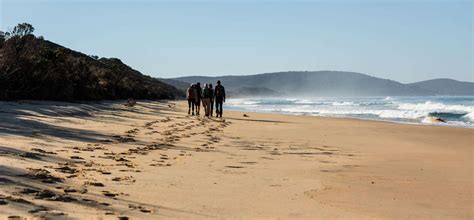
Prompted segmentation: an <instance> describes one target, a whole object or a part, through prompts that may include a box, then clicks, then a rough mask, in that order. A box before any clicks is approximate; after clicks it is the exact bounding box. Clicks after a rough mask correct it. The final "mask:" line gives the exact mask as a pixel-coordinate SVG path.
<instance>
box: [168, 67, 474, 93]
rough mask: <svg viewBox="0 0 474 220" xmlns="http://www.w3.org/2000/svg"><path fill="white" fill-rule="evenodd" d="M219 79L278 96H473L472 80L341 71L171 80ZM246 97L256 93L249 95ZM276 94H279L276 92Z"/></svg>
mask: <svg viewBox="0 0 474 220" xmlns="http://www.w3.org/2000/svg"><path fill="white" fill-rule="evenodd" d="M218 79H219V80H221V81H222V83H223V85H225V86H226V88H227V90H229V91H231V92H232V93H239V92H238V91H242V89H244V90H245V88H246V87H252V88H259V87H261V88H266V89H270V90H273V91H276V92H278V93H279V95H280V96H417V95H474V93H473V92H472V91H473V88H474V83H472V82H459V81H455V80H446V79H443V80H435V81H433V82H430V81H425V82H420V83H411V84H402V83H400V82H397V81H393V80H388V79H381V78H377V77H372V76H369V75H365V74H361V73H354V72H341V71H313V72H307V71H304V72H297V71H293V72H276V73H264V74H257V75H245V76H219V77H204V76H188V77H178V78H174V79H173V80H178V81H182V82H186V83H187V84H189V83H191V82H201V83H206V82H212V83H215V82H216V81H217V80H218ZM246 96H258V94H252V93H251V92H250V94H248V95H246ZM277 96H278V95H277Z"/></svg>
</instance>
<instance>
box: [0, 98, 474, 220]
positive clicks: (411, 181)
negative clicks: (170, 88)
mask: <svg viewBox="0 0 474 220" xmlns="http://www.w3.org/2000/svg"><path fill="white" fill-rule="evenodd" d="M122 103H123V102H100V103H87V104H70V103H61V102H37V101H24V102H0V219H6V218H8V217H10V218H11V219H25V218H27V219H35V218H40V217H48V218H50V217H51V218H59V219H62V218H64V219H70V218H76V219H127V218H128V219H156V218H164V219H473V218H474V194H473V192H474V165H473V155H474V154H473V147H474V146H473V145H474V129H469V128H458V127H443V126H427V125H409V124H396V123H388V122H376V121H363V120H354V119H338V118H321V117H311V116H290V115H274V114H259V113H244V112H224V118H223V119H216V118H212V119H207V118H204V117H202V116H201V117H196V116H188V115H187V114H186V113H187V109H186V107H185V103H184V102H181V101H170V102H167V101H162V102H151V101H146V102H143V101H139V102H138V104H137V105H136V106H134V107H126V106H124V105H122ZM244 114H245V115H246V116H244Z"/></svg>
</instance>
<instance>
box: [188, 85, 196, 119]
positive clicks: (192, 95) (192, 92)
mask: <svg viewBox="0 0 474 220" xmlns="http://www.w3.org/2000/svg"><path fill="white" fill-rule="evenodd" d="M195 88H196V87H195V85H194V84H191V86H189V87H188V89H187V90H186V99H187V100H188V115H189V114H191V109H192V115H194V105H195V104H196V89H195Z"/></svg>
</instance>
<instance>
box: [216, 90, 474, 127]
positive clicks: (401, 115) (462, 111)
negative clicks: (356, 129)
mask: <svg viewBox="0 0 474 220" xmlns="http://www.w3.org/2000/svg"><path fill="white" fill-rule="evenodd" d="M224 108H227V109H229V110H236V111H250V112H264V113H278V114H293V115H310V116H326V117H344V118H359V119H369V120H383V121H392V122H403V123H417V124H436V125H441V126H461V127H474V96H423V97H348V98H341V97H338V98H239V99H237V98H236V99H228V100H227V102H226V103H225V107H224ZM436 118H441V119H443V120H444V121H445V123H443V122H439V121H437V120H435V119H436Z"/></svg>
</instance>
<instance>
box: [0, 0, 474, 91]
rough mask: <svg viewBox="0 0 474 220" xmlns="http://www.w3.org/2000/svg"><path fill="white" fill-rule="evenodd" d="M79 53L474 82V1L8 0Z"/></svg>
mask: <svg viewBox="0 0 474 220" xmlns="http://www.w3.org/2000/svg"><path fill="white" fill-rule="evenodd" d="M0 2H1V3H0V29H2V30H7V28H8V27H13V26H14V25H16V24H17V23H19V22H28V23H31V24H33V26H34V27H35V28H36V32H35V33H36V35H43V36H44V37H45V38H46V39H49V40H51V41H54V42H57V43H59V44H62V45H64V46H66V47H69V48H71V49H74V50H78V51H81V52H84V53H86V54H93V55H98V56H101V57H102V56H104V57H118V58H120V59H122V61H124V62H125V63H127V64H128V65H130V66H131V67H133V68H135V69H137V70H139V71H141V72H143V73H145V74H148V75H152V76H156V77H175V76H184V75H223V74H236V75H237V74H256V73H264V72H274V71H288V70H345V71H355V72H362V73H367V74H370V75H373V76H377V77H382V78H389V79H394V80H398V81H401V82H414V81H418V80H424V79H430V78H441V77H449V78H454V79H458V80H466V81H473V78H474V76H473V75H474V73H473V69H474V64H473V63H474V61H473V51H474V46H473V26H472V25H473V3H472V1H470V0H468V1H455V0H452V1H442V0H437V1H435V0H420V1H413V0H399V1H383V0H379V1H375V0H366V1H355V0H351V1H350V0H346V1H342V0H341V1H329V0H327V1H290V0H288V1H151V0H148V1H145V0H142V1H132V0H130V1H112V0H102V1H92V0H82V1H78V0H64V1H60V0H30V1H22V0H0Z"/></svg>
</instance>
